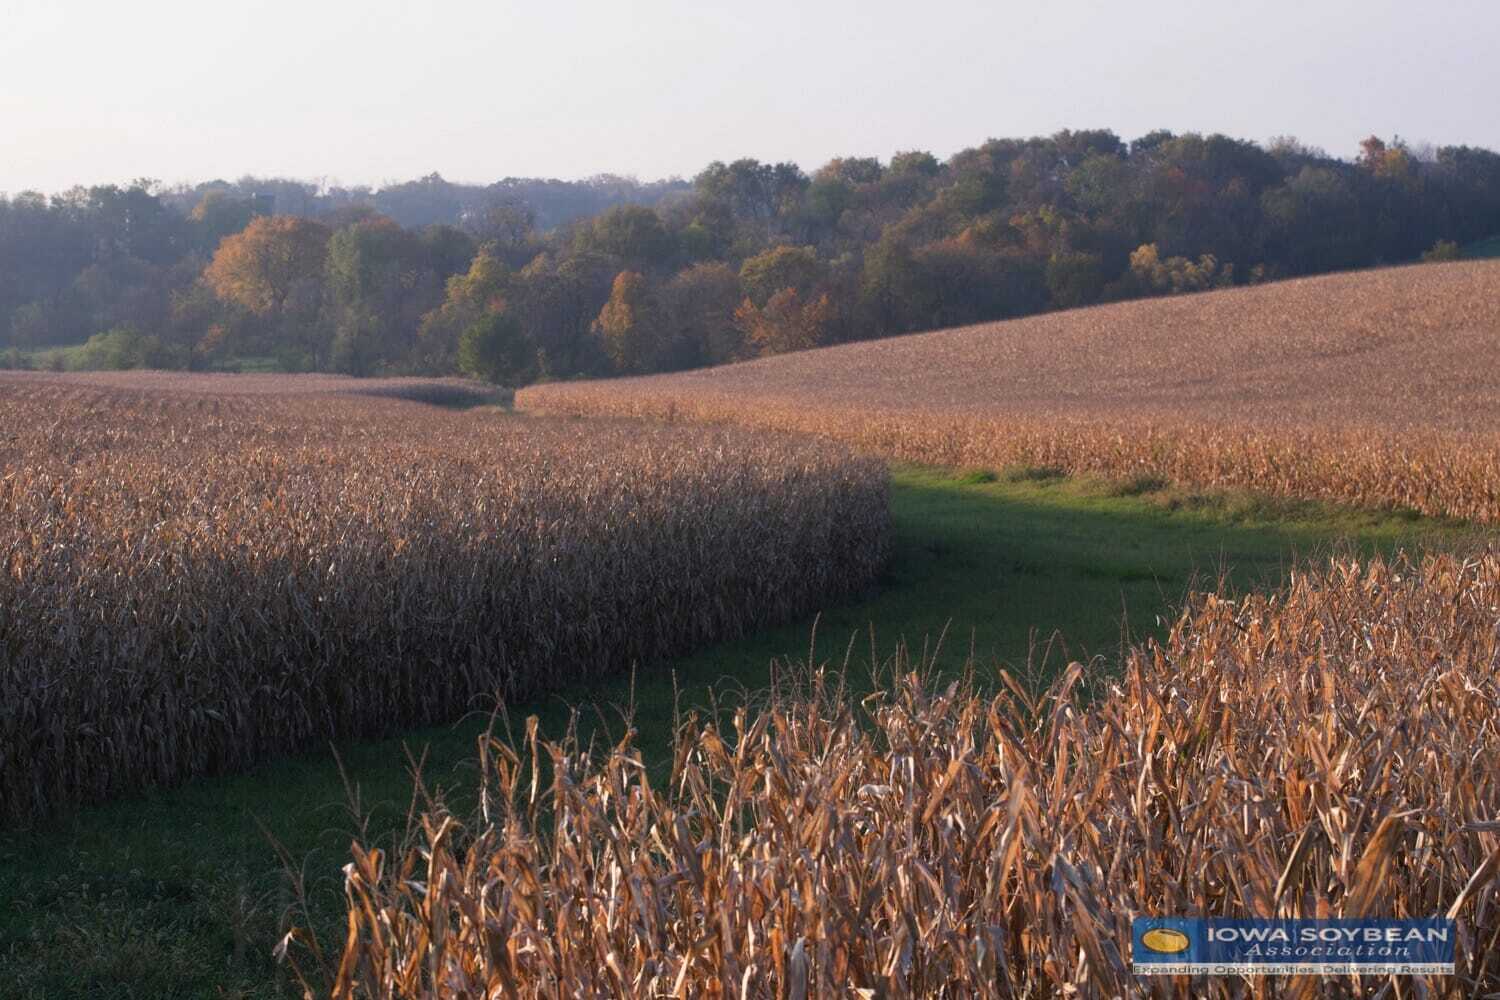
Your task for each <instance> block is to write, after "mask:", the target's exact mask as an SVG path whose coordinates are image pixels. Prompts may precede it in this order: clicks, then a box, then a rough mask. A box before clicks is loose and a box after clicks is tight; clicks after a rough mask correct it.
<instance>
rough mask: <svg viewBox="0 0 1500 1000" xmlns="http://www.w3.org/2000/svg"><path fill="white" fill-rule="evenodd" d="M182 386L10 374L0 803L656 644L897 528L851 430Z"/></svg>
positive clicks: (115, 781)
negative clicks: (776, 430) (806, 436)
mask: <svg viewBox="0 0 1500 1000" xmlns="http://www.w3.org/2000/svg"><path fill="white" fill-rule="evenodd" d="M173 378H174V379H175V380H176V382H177V383H178V384H180V385H182V386H183V388H182V389H180V390H179V391H159V390H158V389H153V390H151V391H139V390H135V389H129V388H123V387H120V386H119V385H101V384H89V383H87V382H79V381H78V380H68V379H25V378H22V379H14V380H12V379H4V380H0V469H3V473H0V823H7V824H25V823H28V822H30V821H33V820H35V819H37V818H39V817H42V816H45V815H47V814H49V813H52V812H54V811H56V810H58V809H61V808H65V807H71V806H76V805H80V804H84V803H89V802H95V801H99V800H102V799H105V798H108V797H110V796H114V795H118V794H120V793H124V792H129V791H132V790H135V789H140V788H145V787H152V786H161V785H167V784H171V783H174V782H179V781H181V780H183V779H186V778H189V777H191V776H194V775H199V774H207V773H215V772H225V771H232V770H236V769H241V768H244V767H246V766H248V765H250V764H253V763H255V762H257V761H259V760H261V759H263V758H265V757H267V756H270V755H275V754H281V753H285V752H287V751H289V750H295V749H298V748H306V747H310V746H317V745H320V744H321V743H323V742H324V741H326V740H329V739H335V738H351V737H373V736H378V735H382V734H389V733H394V732H398V731H401V730H403V729H407V728H411V727H414V726H420V725H425V724H432V723H438V722H444V721H451V720H453V719H455V718H457V717H458V716H460V715H462V714H464V713H465V712H466V711H469V710H474V709H484V708H486V707H488V706H492V705H493V704H494V703H495V697H496V696H499V697H500V698H502V699H515V698H525V697H530V696H533V695H535V694H537V693H538V692H540V691H542V690H544V689H546V688H548V687H556V686H558V685H560V684H568V683H587V682H589V681H590V680H592V679H594V678H596V677H600V676H603V675H606V674H612V673H617V672H620V671H625V670H628V669H630V668H631V667H632V666H633V665H637V664H639V665H642V666H648V665H649V664H650V663H651V662H652V661H653V660H656V659H657V658H660V657H664V656H669V655H672V654H675V653H680V652H683V651H685V650H687V649H688V648H690V647H695V646H698V645H701V644H703V643H705V642H708V641H710V640H715V639H719V638H722V637H727V636H734V635H738V634H740V633H742V632H744V631H745V630H747V629H751V628H754V627H757V626H759V625H762V624H764V623H767V622H770V621H774V620H778V619H785V618H788V617H789V616H792V615H795V614H799V613H803V612H806V611H808V610H810V609H815V608H817V607H820V606H822V605H823V604H824V602H828V601H830V600H834V599H836V598H838V597H839V596H840V595H843V594H847V593H850V592H853V591H856V590H858V589H859V588H862V587H864V586H866V585H867V584H868V583H869V582H870V581H871V580H872V579H873V576H874V574H875V573H876V572H877V570H878V568H879V567H880V565H881V563H882V561H883V559H884V555H885V551H886V546H887V531H888V514H887V507H886V501H887V497H886V493H887V484H886V476H885V472H884V470H883V468H881V467H880V466H879V465H878V464H877V463H874V462H871V461H869V460H864V459H856V458H852V457H850V456H849V455H848V454H846V453H845V452H844V451H843V450H841V449H840V448H838V447H830V446H827V445H824V444H821V443H817V442H809V441H799V440H793V439H790V438H786V437H782V436H777V435H769V434H764V433H759V434H758V433H753V432H742V431H732V430H714V429H689V428H655V429H652V428H649V427H640V426H630V425H621V424H616V423H612V422H608V421H602V422H594V423H588V424H583V423H578V422H554V421H546V420H525V419H518V418H506V417H503V416H498V415H495V414H492V413H486V412H479V413H469V414H463V413H456V412H449V411H444V410H440V409H435V408H433V407H430V406H425V405H421V404H418V403H414V402H404V401H397V400H391V399H377V398H367V397H365V396H362V395H349V394H346V393H342V392H329V391H325V390H324V389H323V388H318V389H317V390H316V391H312V390H309V391H299V392H296V393H293V394H290V395H275V394H272V393H270V392H258V391H257V392H248V393H240V394H233V393H223V392H217V391H213V392H197V391H194V388H195V380H194V379H193V378H192V377H183V376H175V377H173Z"/></svg>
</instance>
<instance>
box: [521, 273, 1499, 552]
mask: <svg viewBox="0 0 1500 1000" xmlns="http://www.w3.org/2000/svg"><path fill="white" fill-rule="evenodd" d="M1497 352H1500V263H1497V262H1483V263H1472V264H1456V265H1445V266H1424V267H1408V268H1395V269H1388V270H1383V271H1369V272H1362V273H1357V274H1344V275H1334V276H1330V277H1322V278H1311V279H1304V280H1299V281H1288V282H1283V283H1279V284H1273V285H1265V286H1260V287H1254V288H1244V289H1235V290H1230V291H1223V292H1214V293H1210V294H1204V295H1194V296H1187V297H1182V298H1174V299H1154V300H1147V301H1140V302H1128V303H1121V304H1117V305H1111V306H1103V307H1098V308H1092V309H1080V310H1073V311H1069V312H1060V313H1053V314H1049V315H1044V316H1035V317H1030V318H1027V319H1021V320H1012V321H1008V322H1004V323H992V324H986V325H982V326H975V327H966V328H962V329H955V330H942V331H937V332H935V333H927V334H918V335H914V336H909V337H897V338H893V339H891V340H885V341H871V342H862V343H855V344H847V345H843V346H839V347H831V348H824V349H820V350H815V351H804V352H800V353H796V354H787V355H782V356H779V357H774V358H767V359H762V360H759V361H753V362H747V363H745V364H739V365H731V366H727V367H723V368H711V369H704V370H701V371H695V372H684V373H680V374H675V375H664V376H652V377H648V378H634V379H618V380H613V381H608V382H580V383H566V384H564V383H559V384H552V385H539V386H532V387H530V388H527V389H525V390H523V391H522V392H520V393H519V394H518V396H517V400H516V403H517V406H518V407H520V408H522V409H525V410H529V411H532V412H536V413H552V414H559V413H567V414H593V415H615V416H645V417H654V418H658V419H668V420H691V421H703V422H716V423H738V424H749V425H754V426H758V427H771V428H776V429H780V430H788V431H803V432H811V433H814V434H819V435H823V436H826V437H832V438H836V439H839V440H842V441H845V442H848V443H851V444H853V445H855V446H857V447H859V448H861V449H863V450H865V451H868V452H871V453H874V454H878V455H881V456H884V457H887V458H892V459H897V460H901V461H910V462H920V463H924V464H943V465H949V466H956V467H979V468H986V467H988V468H1003V467H1007V466H1046V467H1049V468H1057V469H1061V470H1063V471H1066V472H1070V473H1078V474H1087V475H1098V476H1103V477H1108V478H1120V479H1135V478H1152V479H1162V480H1166V481H1169V482H1172V483H1176V484H1179V485H1182V486H1186V487H1191V488H1199V489H1211V490H1218V489H1239V490H1251V491H1255V492H1259V493H1264V494H1270V495H1275V496H1281V497H1288V498H1294V499H1312V500H1324V501H1333V502H1340V503H1347V504H1355V505H1360V506H1367V507H1386V508H1391V507H1395V508H1406V509H1411V510H1415V511H1419V512H1421V513H1423V514H1427V515H1430V516H1436V517H1454V518H1463V519H1467V520H1474V521H1482V522H1488V523H1496V522H1500V431H1497V430H1496V428H1497V427H1500V369H1496V368H1495V367H1494V366H1490V365H1486V364H1483V363H1477V359H1481V358H1487V357H1492V356H1494V355H1495V354H1496V353H1497Z"/></svg>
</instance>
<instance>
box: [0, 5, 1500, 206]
mask: <svg viewBox="0 0 1500 1000" xmlns="http://www.w3.org/2000/svg"><path fill="white" fill-rule="evenodd" d="M1497 98H1500V0H1427V2H1424V3H1413V2H1411V0H1400V2H1397V0H1257V2H1254V3H1250V2H1245V0H1135V2H1126V0H1107V2H1106V0H1032V2H1027V3H1005V2H987V3H986V2H956V0H902V2H886V0H878V2H868V0H867V2H860V3H853V2H837V3H820V2H815V0H807V2H803V3H787V2H781V0H772V2H760V3H755V2H740V3H727V4H720V3H713V2H708V0H698V2H690V0H654V2H648V3H643V2H617V3H609V4H605V3H573V2H569V0H534V2H529V3H510V2H505V0H488V2H478V3H459V2H442V0H434V2H429V3H406V4H403V3H392V2H384V0H360V2H353V0H300V2H296V3H291V2H281V0H276V2H253V0H238V2H234V3H224V2H221V0H208V2H204V0H193V2H185V0H184V2H179V0H143V2H138V3H121V2H119V0H94V2H89V3H83V2H79V0H0V191H10V192H15V191H19V190H22V189H25V188H40V189H43V190H57V189H61V188H65V187H67V186H70V185H72V184H74V183H96V182H105V181H125V180H128V179H130V178H134V177H139V176H145V177H155V178H158V179H161V180H165V181H167V182H176V181H182V180H206V179H211V178H214V177H226V178H232V177H238V176H240V175H243V174H246V173H257V174H282V175H291V176H296V177H302V178H327V179H329V180H330V181H339V182H343V183H346V184H353V183H376V184H378V183H379V182H381V181H383V180H405V179H409V178H412V177H416V176H419V175H423V174H427V173H430V172H432V171H434V170H435V171H438V172H440V173H442V174H443V175H444V176H445V177H448V178H450V179H453V180H464V181H490V180H495V179H498V178H500V177H504V176H533V175H537V176H557V177H565V178H576V177H583V176H587V175H589V174H594V173H603V172H613V173H621V174H635V175H637V176H639V177H641V178H642V179H650V178H656V177H661V176H667V175H672V174H681V175H684V176H691V175H692V174H694V173H696V172H697V171H698V170H699V169H701V168H702V167H703V166H704V165H705V164H707V163H708V162H709V161H711V160H714V159H725V160H728V159H733V158H735V157H738V156H754V157H757V158H759V159H763V160H782V159H790V160H795V161H797V162H798V163H800V164H802V165H803V166H804V167H806V168H809V169H811V168H814V167H816V166H818V165H819V164H821V163H823V162H825V161H826V160H828V159H829V158H830V157H832V156H835V155H840V154H862V155H878V156H880V157H882V158H884V157H887V156H889V155H890V154H891V153H892V152H894V151H896V150H900V149H911V148H921V149H929V150H931V151H933V152H934V153H937V154H938V155H939V156H947V155H948V154H951V153H953V152H954V151H956V150H958V149H962V148H964V147H966V146H972V145H975V144H977V143H979V142H981V141H983V140H984V139H985V138H986V137H989V136H1021V135H1033V134H1040V133H1050V132H1053V131H1056V130H1058V129H1060V128H1098V127H1105V128H1112V129H1114V130H1115V131H1116V132H1118V133H1119V134H1120V135H1121V136H1122V137H1123V138H1126V139H1131V138H1134V137H1136V136H1139V135H1141V134H1144V133H1145V132H1148V131H1150V130H1152V129H1155V128H1169V129H1172V130H1174V131H1186V130H1190V129H1198V130H1205V131H1222V132H1227V133H1229V134H1231V135H1235V136H1240V137H1244V138H1251V139H1266V138H1269V137H1271V136H1273V135H1277V134H1294V135H1296V136H1298V137H1300V138H1301V139H1302V140H1303V141H1304V142H1308V143H1311V144H1313V145H1319V146H1323V147H1324V148H1326V149H1327V150H1328V151H1329V152H1331V153H1335V154H1337V155H1341V156H1351V155H1353V154H1354V152H1355V151H1356V144H1357V142H1358V140H1359V139H1360V138H1361V137H1363V136H1365V135H1368V134H1370V133H1371V132H1375V133H1379V134H1381V135H1387V136H1388V135H1390V134H1392V133H1400V134H1401V135H1402V136H1404V137H1407V138H1409V139H1412V140H1417V141H1421V140H1430V141H1433V142H1437V143H1470V144H1478V145H1487V146H1490V147H1492V148H1496V149H1500V107H1497Z"/></svg>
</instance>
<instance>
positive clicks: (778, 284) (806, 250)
mask: <svg viewBox="0 0 1500 1000" xmlns="http://www.w3.org/2000/svg"><path fill="white" fill-rule="evenodd" d="M825 275H826V269H825V268H824V266H823V264H822V263H821V262H820V261H819V260H818V252H817V250H815V249H813V248H812V247H789V246H778V247H772V248H771V249H770V250H767V251H766V252H765V253H761V254H756V255H755V256H754V257H751V258H750V259H749V260H746V261H745V263H744V264H743V265H741V267H740V285H741V287H742V288H743V289H744V291H745V294H746V295H747V296H749V298H750V300H751V301H752V302H754V303H755V304H756V305H757V306H762V305H765V304H766V303H767V302H768V301H770V298H771V296H773V295H775V294H776V293H777V292H780V291H782V290H783V289H787V288H791V289H794V290H795V291H796V292H797V294H798V295H800V296H802V297H803V298H804V299H805V298H807V297H808V296H809V295H810V293H811V292H812V291H813V290H814V289H815V288H817V286H818V285H819V284H820V283H821V282H822V280H823V278H824V276H825Z"/></svg>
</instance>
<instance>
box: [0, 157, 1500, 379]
mask: <svg viewBox="0 0 1500 1000" xmlns="http://www.w3.org/2000/svg"><path fill="white" fill-rule="evenodd" d="M1497 233H1500V155H1497V154H1496V153H1494V152H1491V151H1489V150H1485V149H1477V148H1472V147H1467V146H1444V147H1441V148H1435V149H1431V148H1430V149H1422V150H1417V149H1413V148H1412V147H1411V146H1409V145H1408V144H1407V143H1404V142H1402V141H1401V140H1400V139H1393V140H1390V141H1384V140H1381V139H1379V138H1376V137H1371V138H1369V139H1367V140H1366V141H1365V142H1364V143H1363V144H1362V146H1361V149H1360V152H1359V155H1358V156H1357V157H1356V158H1354V159H1352V160H1344V159H1339V158H1335V157H1332V156H1329V155H1328V154H1326V153H1324V152H1323V151H1321V150H1317V149H1312V148H1309V147H1306V146H1304V145H1302V144H1300V143H1298V142H1296V141H1295V140H1292V139H1278V140H1274V141H1272V142H1270V143H1266V144H1257V143H1253V142H1247V141H1242V140H1236V139H1232V138H1229V137H1226V136H1223V135H1207V136H1205V135H1200V134H1196V133H1189V134H1184V135H1174V134H1172V133H1170V132H1154V133H1152V134H1150V135H1147V136H1143V137H1141V138H1139V139H1136V140H1134V141H1132V142H1128V143H1127V142H1125V141H1122V140H1121V139H1120V138H1119V137H1118V136H1116V135H1115V134H1114V133H1113V132H1109V131H1080V132H1073V131H1064V132H1059V133H1057V134H1056V135H1053V136H1049V137H1044V138H1043V137H1039V138H1031V139H994V140H990V141H988V142H985V143H984V144H982V145H980V146H977V147H974V148H972V149H966V150H963V151H962V152H959V153H957V154H955V155H953V156H952V157H950V158H948V159H947V160H945V161H940V160H939V159H937V158H936V157H935V156H933V155H932V154H930V153H926V152H921V151H912V152H903V153H898V154H896V155H895V156H893V157H891V158H890V159H889V160H888V161H884V162H882V161H880V160H877V159H874V158H865V157H845V158H838V159H835V160H832V161H831V162H829V163H827V164H825V165H823V166H822V167H820V168H819V169H817V170H816V171H814V172H813V173H811V174H808V173H806V172H804V171H803V170H802V169H801V168H799V167H798V166H796V165H795V164H791V163H763V162H760V161H758V160H754V159H741V160H736V161H734V162H732V163H722V162H716V163H713V164H710V165H709V166H708V167H707V168H706V169H704V170H703V171H702V172H701V173H699V174H698V175H697V176H696V177H695V178H694V179H693V180H692V181H691V183H687V182H677V181H666V182H660V183H657V184H650V185H643V184H638V183H636V182H633V181H628V180H622V179H619V178H609V177H603V178H595V179H594V180H592V181H589V182H575V183H571V184H570V183H569V182H561V181H555V182H549V181H514V180H512V181H503V182H500V183H499V184H495V185H489V186H487V187H478V186H468V187H465V186H462V185H453V184H449V183H448V182H446V181H443V180H442V178H440V177H437V176H436V175H433V176H431V177H428V178H423V179H422V180H420V181H416V182H412V183H410V184H405V185H395V186H393V187H391V188H388V189H383V190H381V191H370V190H364V189H338V188H334V189H323V188H319V187H316V186H313V185H307V184H300V183H297V182H287V181H275V182H269V181H259V182H258V181H254V180H247V181H242V182H237V183H236V184H224V183H221V182H215V183H213V184H208V185H199V186H197V187H194V188H179V189H173V190H161V189H159V188H157V187H156V186H154V185H151V184H149V183H145V182H142V183H137V184H134V185H131V186H128V187H123V188H122V187H115V186H105V187H94V188H88V189H75V190H73V191H70V192H67V193H65V194H62V195H57V196H53V197H45V196H43V195H40V194H35V193H26V194H21V195H18V196H16V197H13V198H0V332H8V334H9V337H10V347H11V349H10V351H9V352H8V354H7V355H6V357H7V358H8V359H9V363H11V364H25V363H28V362H31V361H33V360H34V359H35V358H36V357H37V354H36V351H37V350H38V349H41V348H46V347H48V346H53V345H62V344H79V343H82V342H84V341H87V342H88V347H87V349H86V350H87V353H86V354H85V355H84V362H83V363H88V364H93V365H98V366H106V367H130V366H136V365H143V366H150V367H183V368H215V367H220V368H222V367H233V366H234V365H236V364H237V363H241V362H243V361H244V359H249V358H254V359H260V360H261V363H263V364H267V365H270V366H274V367H276V368H280V369H284V370H320V371H342V372H348V373H351V374H377V373H383V374H396V373H447V372H453V371H462V372H465V373H468V374H471V375H475V376H478V377H482V378H486V379H490V380H492V381H496V382H504V383H510V384H519V383H524V382H528V381H533V380H537V379H545V378H567V377H571V376H576V375H604V374H614V373H642V372H651V371H665V370H673V369H681V368H688V367H695V366H700V365H706V364H717V363H722V362H726V361H731V360H736V359H741V358H748V357H756V356H760V355H765V354H774V353H780V352H784V351H792V350H800V349H804V348H809V347H816V346H819V345H824V344H832V343H839V342H843V341H849V340H857V339H865V338H870V337H881V336H888V335H892V334H898V333H905V332H910V331H914V330H922V329H931V328H935V327H942V326H951V325H957V324H963V323H971V322H979V321H984V320H992V319H1002V318H1007V317H1013V316H1020V315H1025V314H1029V313H1035V312H1039V311H1043V310H1048V309H1059V308H1070V307H1074V306H1083V305H1089V304H1093V303H1098V302H1106V301H1113V300H1119V299H1125V298H1132V297H1139V296H1146V295H1159V294H1172V293H1182V292H1190V291H1196V290H1201V289H1207V288H1214V287H1225V286H1229V285H1236V284H1246V283H1254V282H1260V281H1267V280H1273V279H1277V278H1283V277H1292V276H1296V275H1305V274H1314V273H1321V272H1328V271H1335V270H1341V269H1347V268H1357V267H1366V266H1372V265H1378V264H1388V263H1397V262H1402V261H1411V260H1416V259H1418V258H1420V257H1422V256H1424V255H1425V256H1427V257H1429V258H1434V257H1444V256H1452V255H1454V253H1455V252H1456V248H1457V246H1458V245H1460V244H1467V243H1471V242H1474V241H1477V240H1481V239H1484V238H1486V237H1490V236H1493V235H1495V234H1497ZM54 363H61V362H58V361H55V360H54Z"/></svg>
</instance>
